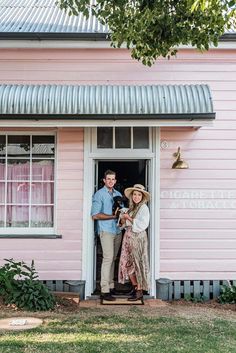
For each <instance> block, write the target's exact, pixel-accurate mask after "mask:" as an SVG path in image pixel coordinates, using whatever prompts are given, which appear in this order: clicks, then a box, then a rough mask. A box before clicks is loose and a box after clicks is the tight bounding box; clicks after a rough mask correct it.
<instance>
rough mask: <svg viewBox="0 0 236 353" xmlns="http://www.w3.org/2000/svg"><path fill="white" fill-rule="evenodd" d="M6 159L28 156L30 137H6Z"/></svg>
mask: <svg viewBox="0 0 236 353" xmlns="http://www.w3.org/2000/svg"><path fill="white" fill-rule="evenodd" d="M7 154H8V157H9V156H10V157H15V156H17V157H21V156H23V157H25V156H29V155H30V136H13V135H10V136H8V144H7Z"/></svg>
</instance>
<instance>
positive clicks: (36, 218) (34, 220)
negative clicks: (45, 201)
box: [30, 206, 53, 227]
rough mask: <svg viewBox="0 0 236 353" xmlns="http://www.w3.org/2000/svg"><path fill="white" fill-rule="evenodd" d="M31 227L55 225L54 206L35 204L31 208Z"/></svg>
mask: <svg viewBox="0 0 236 353" xmlns="http://www.w3.org/2000/svg"><path fill="white" fill-rule="evenodd" d="M30 226H31V227H53V207H49V206H36V207H35V206H33V207H32V208H31V223H30Z"/></svg>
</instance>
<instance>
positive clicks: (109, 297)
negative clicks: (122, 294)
mask: <svg viewBox="0 0 236 353" xmlns="http://www.w3.org/2000/svg"><path fill="white" fill-rule="evenodd" d="M101 299H102V300H107V301H109V302H114V301H115V300H116V298H115V297H113V296H112V295H111V294H110V293H102V294H101Z"/></svg>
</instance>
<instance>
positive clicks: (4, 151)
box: [0, 135, 6, 156]
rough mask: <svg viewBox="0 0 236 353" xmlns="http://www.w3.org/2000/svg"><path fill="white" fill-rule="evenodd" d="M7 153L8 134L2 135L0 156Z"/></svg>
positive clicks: (0, 137)
mask: <svg viewBox="0 0 236 353" xmlns="http://www.w3.org/2000/svg"><path fill="white" fill-rule="evenodd" d="M5 154H6V136H3V135H0V156H5Z"/></svg>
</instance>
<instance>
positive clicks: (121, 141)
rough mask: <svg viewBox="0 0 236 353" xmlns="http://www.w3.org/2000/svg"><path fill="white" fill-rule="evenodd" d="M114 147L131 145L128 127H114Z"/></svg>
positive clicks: (128, 146)
mask: <svg viewBox="0 0 236 353" xmlns="http://www.w3.org/2000/svg"><path fill="white" fill-rule="evenodd" d="M115 136H116V148H130V147H131V129H130V127H116V128H115Z"/></svg>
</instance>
